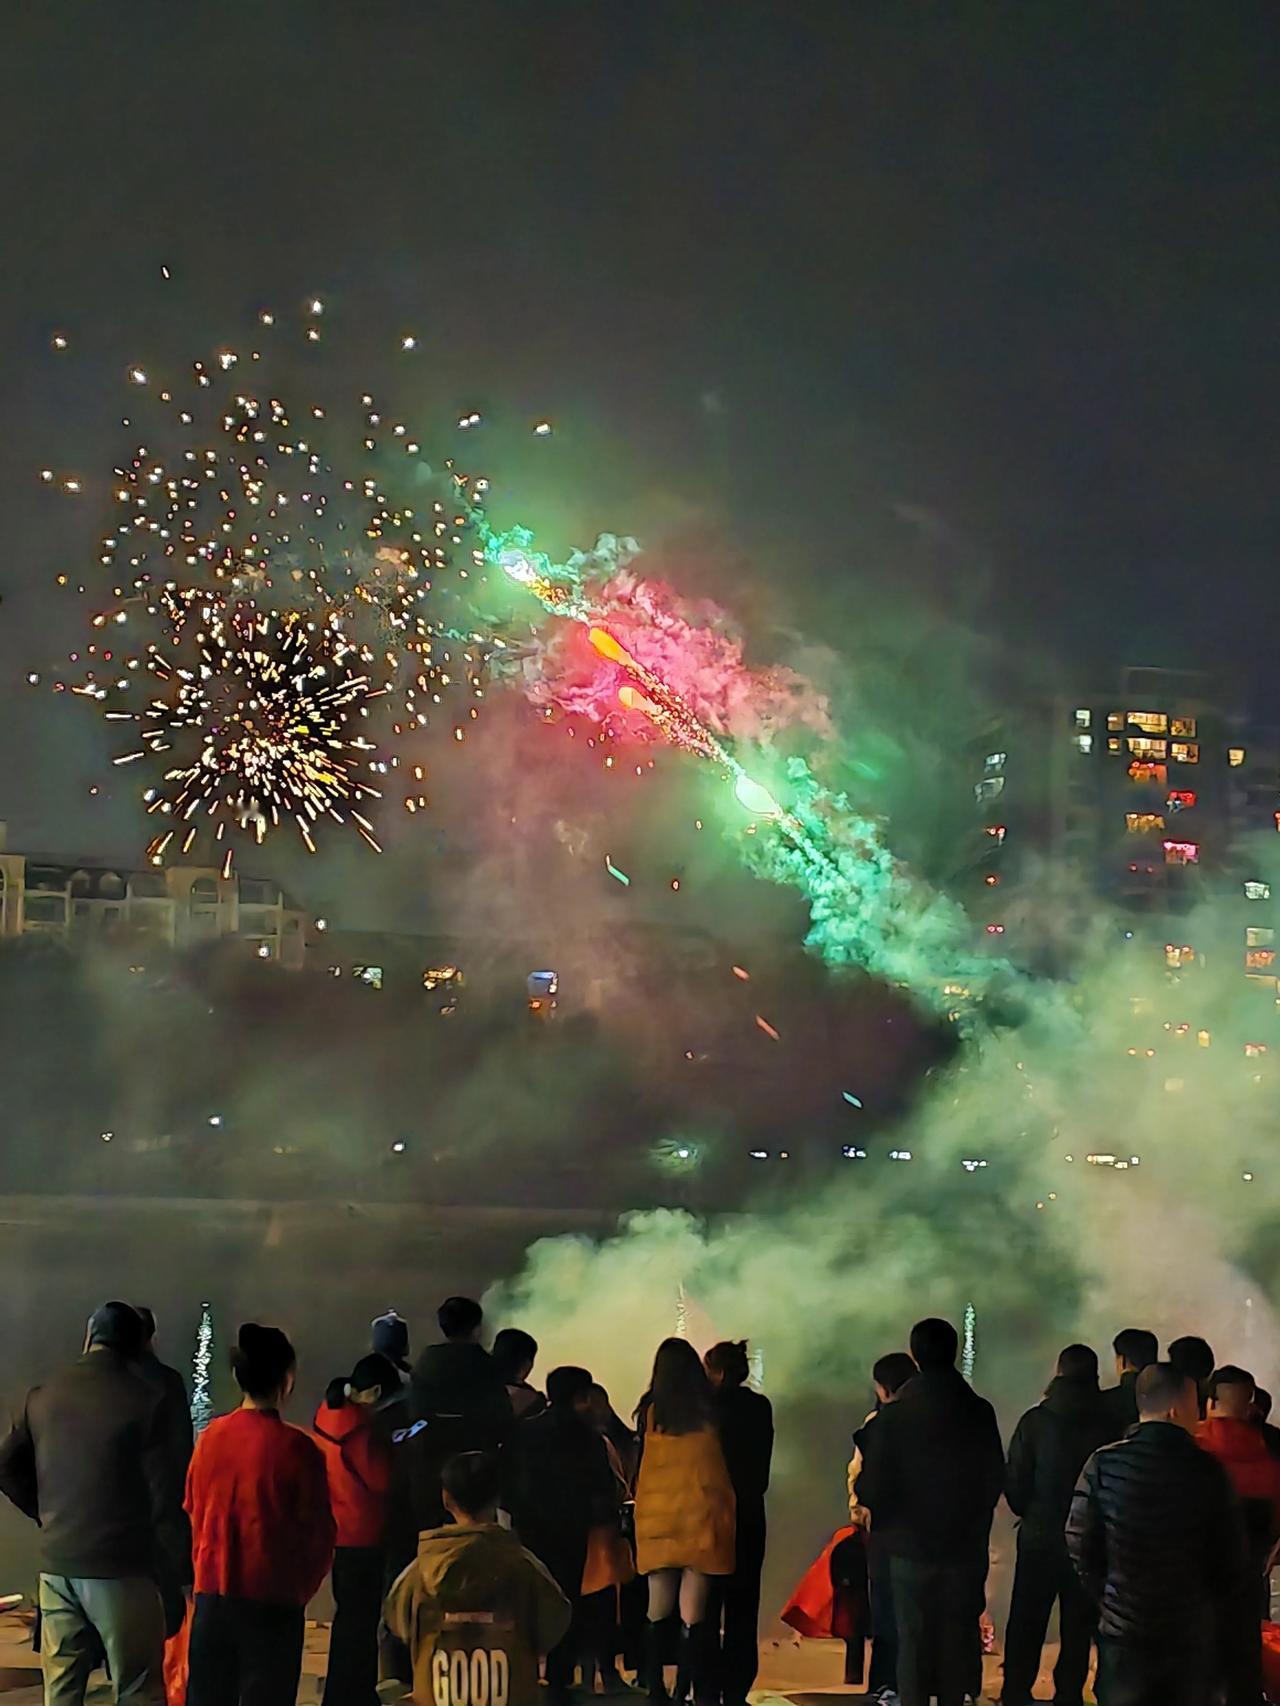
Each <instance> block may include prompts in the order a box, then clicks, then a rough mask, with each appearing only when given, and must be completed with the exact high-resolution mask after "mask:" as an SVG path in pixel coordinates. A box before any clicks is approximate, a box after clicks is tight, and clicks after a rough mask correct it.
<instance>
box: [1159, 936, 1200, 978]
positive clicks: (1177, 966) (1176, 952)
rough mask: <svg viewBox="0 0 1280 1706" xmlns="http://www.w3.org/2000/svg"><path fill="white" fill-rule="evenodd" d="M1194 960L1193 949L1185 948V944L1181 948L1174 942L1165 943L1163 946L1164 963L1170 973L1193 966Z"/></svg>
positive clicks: (1194, 952) (1194, 953)
mask: <svg viewBox="0 0 1280 1706" xmlns="http://www.w3.org/2000/svg"><path fill="white" fill-rule="evenodd" d="M1195 959H1196V951H1195V949H1194V948H1189V947H1187V946H1186V944H1185V943H1184V944H1183V945H1182V946H1181V947H1179V946H1178V945H1177V943H1175V942H1166V943H1165V945H1164V963H1165V964H1166V965H1167V966H1168V967H1169V969H1170V971H1182V970H1184V969H1185V968H1186V967H1187V966H1190V965H1194V964H1195Z"/></svg>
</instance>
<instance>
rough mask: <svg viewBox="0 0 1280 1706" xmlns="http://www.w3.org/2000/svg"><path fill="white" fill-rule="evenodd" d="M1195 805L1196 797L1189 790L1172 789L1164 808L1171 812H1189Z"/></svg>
mask: <svg viewBox="0 0 1280 1706" xmlns="http://www.w3.org/2000/svg"><path fill="white" fill-rule="evenodd" d="M1195 803H1196V796H1195V794H1194V793H1193V792H1192V790H1191V789H1190V788H1172V789H1170V791H1169V798H1168V799H1167V800H1166V801H1165V806H1166V808H1167V809H1168V810H1169V811H1171V812H1189V811H1190V810H1191V809H1192V807H1193V806H1194V805H1195Z"/></svg>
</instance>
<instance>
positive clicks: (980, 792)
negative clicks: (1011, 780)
mask: <svg viewBox="0 0 1280 1706" xmlns="http://www.w3.org/2000/svg"><path fill="white" fill-rule="evenodd" d="M1003 793H1004V777H1003V776H984V777H983V779H982V781H981V782H975V783H974V786H973V797H974V799H975V800H977V802H978V804H979V805H983V804H984V803H985V802H986V801H987V800H996V799H999V797H1000V795H1001V794H1003Z"/></svg>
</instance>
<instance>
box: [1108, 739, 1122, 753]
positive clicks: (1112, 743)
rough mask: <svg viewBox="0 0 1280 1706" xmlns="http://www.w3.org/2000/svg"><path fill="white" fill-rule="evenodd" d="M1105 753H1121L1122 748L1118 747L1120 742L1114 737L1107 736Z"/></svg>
mask: <svg viewBox="0 0 1280 1706" xmlns="http://www.w3.org/2000/svg"><path fill="white" fill-rule="evenodd" d="M1107 751H1108V752H1121V751H1123V748H1122V747H1121V745H1120V741H1119V739H1118V738H1117V737H1116V736H1115V735H1108V736H1107Z"/></svg>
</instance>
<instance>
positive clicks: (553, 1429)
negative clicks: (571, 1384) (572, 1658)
mask: <svg viewBox="0 0 1280 1706" xmlns="http://www.w3.org/2000/svg"><path fill="white" fill-rule="evenodd" d="M502 1467H503V1496H502V1503H503V1505H504V1507H505V1508H506V1509H507V1510H508V1511H509V1512H510V1513H511V1521H512V1524H513V1526H514V1528H515V1530H516V1533H517V1534H518V1535H519V1536H520V1539H521V1541H522V1542H523V1544H524V1545H525V1546H527V1547H528V1548H529V1550H530V1552H532V1553H533V1555H534V1557H535V1558H540V1559H541V1560H542V1562H543V1563H544V1564H545V1565H546V1566H547V1568H548V1570H550V1571H551V1574H552V1575H553V1576H554V1577H555V1579H556V1582H557V1583H558V1584H559V1587H560V1591H561V1592H562V1593H563V1594H565V1595H567V1597H568V1598H569V1599H570V1600H574V1599H576V1598H577V1597H578V1595H579V1593H580V1592H581V1591H582V1575H583V1569H584V1567H585V1565H586V1559H587V1537H588V1535H589V1534H590V1532H591V1530H592V1529H593V1528H596V1527H598V1526H600V1525H602V1524H608V1523H612V1524H613V1526H614V1527H615V1528H616V1527H617V1526H618V1512H619V1510H620V1508H621V1504H622V1496H621V1495H622V1489H621V1486H620V1484H619V1482H618V1479H617V1477H616V1476H615V1474H614V1472H613V1468H612V1466H611V1464H610V1462H609V1453H608V1449H607V1447H606V1446H605V1442H604V1439H603V1438H602V1436H601V1435H600V1434H598V1433H597V1432H596V1430H595V1429H594V1428H593V1427H592V1426H591V1424H590V1423H589V1422H588V1421H586V1420H585V1418H584V1417H582V1416H580V1415H578V1414H577V1412H576V1411H574V1410H571V1409H569V1410H566V1409H563V1408H562V1407H561V1406H559V1405H556V1404H553V1405H552V1406H551V1407H550V1408H549V1409H547V1410H544V1411H543V1413H542V1414H541V1415H540V1416H534V1417H532V1418H531V1419H530V1420H529V1421H525V1422H518V1423H517V1424H516V1426H515V1427H514V1428H513V1429H512V1431H511V1434H510V1436H509V1438H508V1440H507V1443H506V1445H505V1446H504V1447H503V1451H502Z"/></svg>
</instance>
